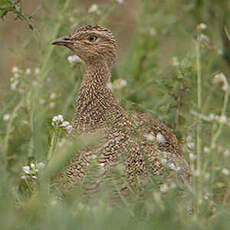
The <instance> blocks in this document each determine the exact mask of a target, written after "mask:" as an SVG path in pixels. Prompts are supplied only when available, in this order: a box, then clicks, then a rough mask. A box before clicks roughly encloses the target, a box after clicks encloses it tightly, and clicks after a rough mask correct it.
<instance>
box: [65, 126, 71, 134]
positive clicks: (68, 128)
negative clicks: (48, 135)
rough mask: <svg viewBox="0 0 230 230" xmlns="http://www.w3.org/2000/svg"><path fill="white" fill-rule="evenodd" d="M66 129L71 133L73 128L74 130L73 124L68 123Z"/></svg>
mask: <svg viewBox="0 0 230 230" xmlns="http://www.w3.org/2000/svg"><path fill="white" fill-rule="evenodd" d="M65 130H66V132H67V133H68V134H70V133H71V132H72V130H73V127H72V125H68V126H67V127H66V128H65Z"/></svg>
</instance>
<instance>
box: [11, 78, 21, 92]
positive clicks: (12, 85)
mask: <svg viewBox="0 0 230 230" xmlns="http://www.w3.org/2000/svg"><path fill="white" fill-rule="evenodd" d="M18 83H19V81H18V80H15V81H13V82H12V83H11V85H10V88H11V90H16V89H17V85H18Z"/></svg>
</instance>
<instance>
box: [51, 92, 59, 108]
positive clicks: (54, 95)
mask: <svg viewBox="0 0 230 230" xmlns="http://www.w3.org/2000/svg"><path fill="white" fill-rule="evenodd" d="M56 97H57V95H56V93H54V92H53V93H51V94H50V96H49V99H50V102H49V108H50V109H53V108H54V107H55V105H56V103H55V101H54V100H55V98H56Z"/></svg>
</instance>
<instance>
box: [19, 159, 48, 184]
mask: <svg viewBox="0 0 230 230" xmlns="http://www.w3.org/2000/svg"><path fill="white" fill-rule="evenodd" d="M44 167H45V164H44V163H43V162H38V163H36V162H31V163H30V165H26V166H23V167H22V170H23V172H24V175H23V176H21V179H22V180H28V179H34V180H36V179H38V172H39V170H40V169H43V168H44Z"/></svg>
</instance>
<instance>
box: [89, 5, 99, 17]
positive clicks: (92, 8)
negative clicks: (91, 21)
mask: <svg viewBox="0 0 230 230" xmlns="http://www.w3.org/2000/svg"><path fill="white" fill-rule="evenodd" d="M88 13H90V14H93V13H95V14H98V15H100V14H101V10H100V9H99V6H98V5H97V4H92V5H91V6H90V8H89V9H88Z"/></svg>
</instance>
